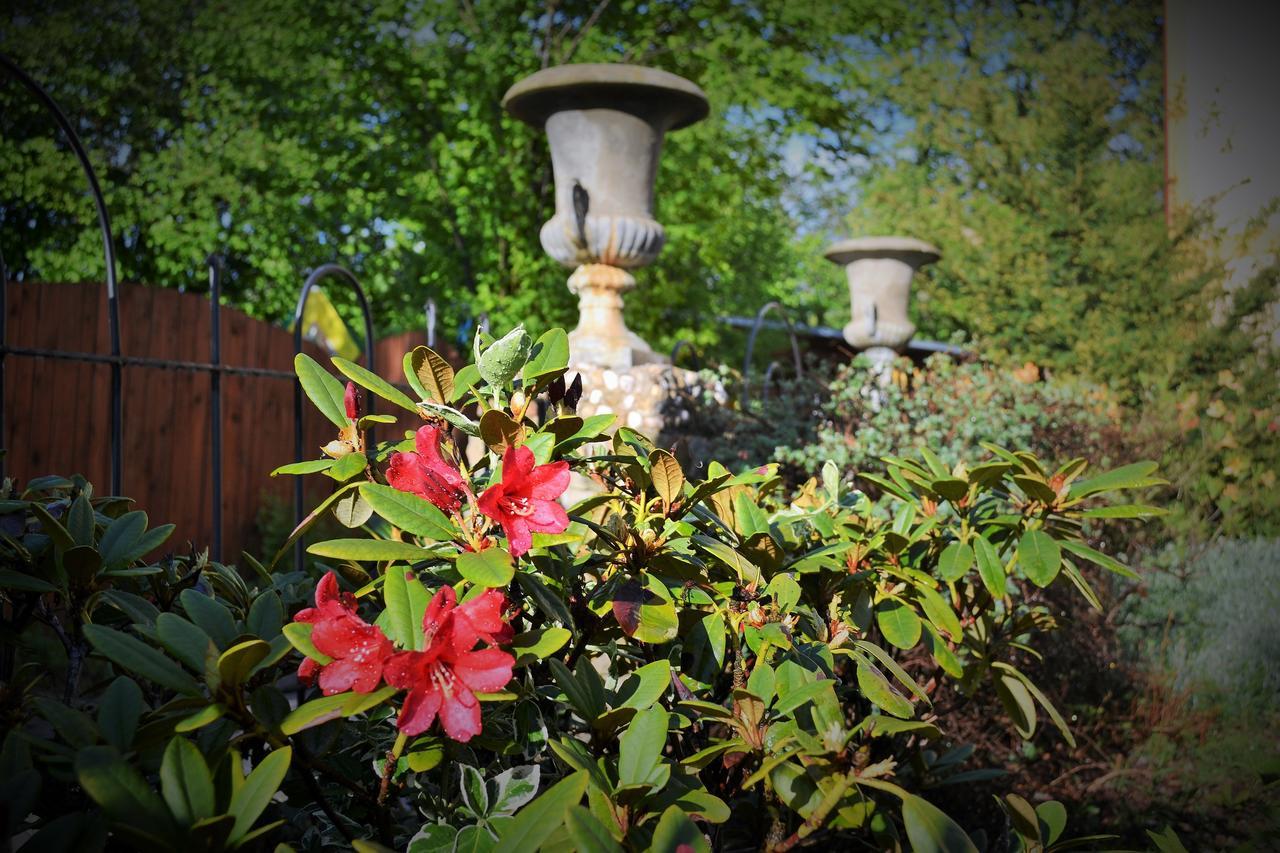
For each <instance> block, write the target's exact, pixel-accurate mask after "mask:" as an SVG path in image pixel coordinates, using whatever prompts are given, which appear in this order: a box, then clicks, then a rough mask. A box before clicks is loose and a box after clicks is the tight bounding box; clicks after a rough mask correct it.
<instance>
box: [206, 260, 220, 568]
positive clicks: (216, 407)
mask: <svg viewBox="0 0 1280 853" xmlns="http://www.w3.org/2000/svg"><path fill="white" fill-rule="evenodd" d="M205 263H207V264H208V265H209V363H210V364H215V365H217V364H222V271H223V263H222V258H221V256H219V255H218V254H217V253H216V252H215V253H214V254H212V255H210V256H209V258H208V260H206V261H205ZM209 413H210V415H209V420H210V424H209V426H210V438H212V441H211V442H210V444H211V445H212V448H213V450H212V456H213V459H212V460H211V461H212V463H213V559H214V560H216V561H218V562H222V371H220V370H212V371H210V372H209Z"/></svg>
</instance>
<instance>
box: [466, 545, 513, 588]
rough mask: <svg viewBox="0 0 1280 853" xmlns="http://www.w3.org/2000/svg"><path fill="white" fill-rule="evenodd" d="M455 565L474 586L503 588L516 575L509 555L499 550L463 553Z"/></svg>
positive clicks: (489, 549)
mask: <svg viewBox="0 0 1280 853" xmlns="http://www.w3.org/2000/svg"><path fill="white" fill-rule="evenodd" d="M455 565H456V566H457V568H458V572H459V573H460V574H461V575H462V576H463V577H464V578H466V579H467V580H469V581H471V582H472V583H473V584H475V585H476V586H483V587H489V588H494V587H505V586H506V585H507V584H509V583H511V579H512V578H513V577H515V573H516V567H515V563H514V562H512V560H511V555H510V554H509V553H507V552H506V551H504V550H503V549H501V548H486V549H484V550H483V551H463V552H462V553H461V554H459V555H458V561H457V563H456V564H455Z"/></svg>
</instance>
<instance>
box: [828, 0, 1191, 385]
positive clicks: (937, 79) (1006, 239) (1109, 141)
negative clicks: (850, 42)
mask: <svg viewBox="0 0 1280 853" xmlns="http://www.w3.org/2000/svg"><path fill="white" fill-rule="evenodd" d="M917 13H918V14H917V17H916V18H915V19H914V22H913V23H912V24H910V25H907V26H904V27H903V28H902V30H901V31H900V32H899V36H900V37H901V38H903V39H904V40H905V41H904V42H902V43H898V42H896V41H890V42H889V43H887V44H886V45H885V46H884V47H883V49H882V50H879V51H877V55H876V58H875V70H874V73H873V74H872V77H873V79H875V80H876V81H877V85H878V87H879V88H880V90H881V92H882V96H881V97H882V98H883V103H884V105H885V106H884V125H885V126H886V127H887V128H889V129H890V130H891V132H892V131H896V135H895V137H894V139H893V141H892V144H891V145H890V147H889V150H888V151H886V152H883V153H882V155H881V156H878V157H877V158H876V159H875V160H874V166H873V169H872V172H871V175H870V176H869V178H868V180H867V181H866V183H865V184H864V185H863V186H862V188H861V196H860V198H859V204H858V205H857V207H856V209H855V210H854V211H853V213H852V214H851V215H850V216H849V217H848V225H849V226H850V227H851V228H852V230H853V232H854V233H869V234H874V233H898V232H901V233H906V234H910V235H912V236H917V237H922V238H925V239H928V240H930V241H933V242H934V243H936V244H937V245H938V246H939V247H940V248H941V249H942V252H943V260H942V261H941V262H940V263H939V264H938V265H937V266H936V267H934V268H930V269H929V270H928V271H927V272H926V273H925V274H923V275H922V276H921V278H922V282H921V285H920V287H919V289H918V297H917V299H916V302H915V310H916V313H917V317H918V323H919V325H920V327H921V332H922V333H923V334H925V335H930V336H934V337H940V338H947V337H949V336H950V335H952V334H954V333H957V332H960V333H964V334H965V335H967V336H969V337H970V338H971V339H973V340H974V341H975V342H976V344H977V345H978V348H979V349H980V350H981V351H982V352H983V353H984V354H986V355H989V356H993V357H1005V358H1008V359H1011V360H1012V359H1016V360H1019V361H1020V360H1023V359H1031V360H1034V361H1036V362H1037V363H1040V364H1043V365H1047V366H1049V367H1051V368H1058V369H1067V370H1073V371H1077V372H1084V373H1087V374H1091V375H1092V376H1094V377H1095V378H1100V379H1105V380H1108V381H1111V382H1112V383H1115V384H1116V385H1117V387H1119V388H1121V389H1129V390H1136V389H1138V388H1140V387H1142V386H1143V385H1144V384H1145V383H1146V382H1148V381H1151V380H1152V379H1153V378H1154V377H1160V376H1164V375H1167V374H1168V372H1169V370H1170V369H1172V367H1173V365H1174V364H1175V362H1176V359H1177V357H1178V356H1177V355H1176V354H1175V353H1174V351H1173V349H1174V348H1173V347H1171V346H1170V342H1171V341H1172V340H1174V339H1176V338H1178V337H1179V335H1180V332H1179V330H1183V331H1185V329H1186V324H1187V322H1188V320H1189V318H1190V311H1189V306H1190V304H1191V299H1190V297H1192V296H1193V295H1194V294H1195V293H1196V292H1197V291H1198V289H1199V283H1198V282H1197V281H1195V280H1192V279H1190V278H1186V277H1179V276H1178V275H1176V274H1175V272H1174V265H1173V263H1172V260H1173V252H1174V248H1175V241H1174V240H1172V239H1170V237H1169V235H1168V232H1167V229H1166V224H1165V220H1164V217H1163V208H1162V188H1163V184H1162V181H1163V172H1162V170H1163V156H1164V152H1163V135H1162V133H1163V131H1162V92H1161V68H1162V65H1161V47H1160V45H1161V29H1160V28H1161V7H1160V4H1159V3H1158V2H1142V3H1120V2H1101V3H1081V2H1063V1H1061V0H1056V1H1055V2H1048V3H1039V4H1029V3H1019V2H1013V0H1002V2H994V3H976V4H975V3H965V2H957V0H937V1H936V2H933V3H929V4H926V5H925V6H924V7H923V8H919V9H918V10H917Z"/></svg>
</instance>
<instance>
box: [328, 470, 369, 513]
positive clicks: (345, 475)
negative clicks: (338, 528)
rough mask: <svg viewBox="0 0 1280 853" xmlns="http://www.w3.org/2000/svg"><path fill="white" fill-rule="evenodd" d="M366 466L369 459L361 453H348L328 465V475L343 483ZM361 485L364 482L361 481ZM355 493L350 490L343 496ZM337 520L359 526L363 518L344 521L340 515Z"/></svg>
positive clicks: (347, 496)
mask: <svg viewBox="0 0 1280 853" xmlns="http://www.w3.org/2000/svg"><path fill="white" fill-rule="evenodd" d="M367 467H369V459H368V457H367V456H365V455H364V454H363V453H348V454H347V455H345V456H343V457H341V458H340V459H337V460H336V461H335V462H334V463H333V465H331V466H330V467H329V476H330V477H332V478H333V479H334V480H337V481H338V482H339V483H345V482H346V481H347V480H350V479H351V478H352V477H354V476H356V475H357V474H359V473H361V472H363V471H364V469H365V468H367ZM361 485H364V484H363V483H361ZM355 494H358V493H357V492H352V493H350V494H348V495H346V496H345V498H346V499H350V498H351V496H352V495H355ZM368 517H369V516H368V514H367V513H366V515H365V518H366V519H367V518H368ZM339 520H340V521H342V523H343V524H345V525H346V526H347V527H359V526H360V525H361V524H364V519H361V520H360V521H357V522H356V523H354V524H351V523H348V522H347V521H344V520H343V519H342V517H341V516H339Z"/></svg>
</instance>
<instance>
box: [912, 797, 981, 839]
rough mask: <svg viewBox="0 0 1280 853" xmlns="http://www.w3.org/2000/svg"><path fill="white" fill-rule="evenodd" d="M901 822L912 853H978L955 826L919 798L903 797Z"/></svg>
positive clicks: (957, 826) (966, 836) (931, 804)
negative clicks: (904, 827)
mask: <svg viewBox="0 0 1280 853" xmlns="http://www.w3.org/2000/svg"><path fill="white" fill-rule="evenodd" d="M902 822H903V824H904V825H905V826H906V829H907V840H908V841H910V842H911V849H912V850H913V851H915V853H978V848H977V847H975V846H974V843H973V841H972V840H971V839H970V838H969V836H968V835H967V834H965V831H964V830H963V829H961V828H960V826H959V824H957V823H956V822H955V821H953V820H952V819H951V818H949V817H947V815H946V814H945V813H944V812H943V811H942V810H941V809H939V808H938V807H937V806H935V805H933V803H930V802H929V801H928V800H926V799H924V798H922V797H917V796H915V795H914V794H904V796H903V797H902Z"/></svg>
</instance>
